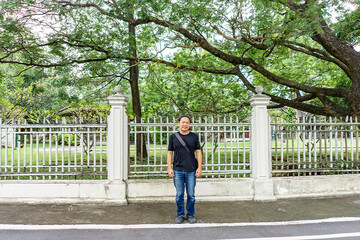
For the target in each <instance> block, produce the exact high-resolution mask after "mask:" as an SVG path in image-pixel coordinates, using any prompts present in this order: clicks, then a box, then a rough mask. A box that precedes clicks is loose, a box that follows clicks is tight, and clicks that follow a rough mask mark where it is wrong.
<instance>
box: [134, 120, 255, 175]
mask: <svg viewBox="0 0 360 240" xmlns="http://www.w3.org/2000/svg"><path fill="white" fill-rule="evenodd" d="M129 126H130V168H129V169H130V171H129V173H130V174H129V177H130V178H159V177H160V178H165V177H166V176H167V143H168V140H169V137H170V135H171V134H173V133H175V132H176V131H178V125H177V121H176V120H175V119H171V120H169V119H161V118H160V119H159V118H157V119H156V118H151V119H143V120H141V122H140V123H136V119H135V121H134V122H131V123H130V124H129ZM191 130H192V131H193V132H194V133H196V134H198V135H199V139H200V143H201V147H202V152H203V177H206V178H234V177H250V138H251V134H250V124H249V123H240V122H239V119H238V118H237V117H228V118H199V119H192V124H191Z"/></svg>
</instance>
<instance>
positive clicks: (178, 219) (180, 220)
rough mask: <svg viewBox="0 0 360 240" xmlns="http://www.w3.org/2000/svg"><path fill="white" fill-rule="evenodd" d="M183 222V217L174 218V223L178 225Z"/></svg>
mask: <svg viewBox="0 0 360 240" xmlns="http://www.w3.org/2000/svg"><path fill="white" fill-rule="evenodd" d="M183 222H184V217H183V216H177V217H176V218H175V223H176V224H180V223H183Z"/></svg>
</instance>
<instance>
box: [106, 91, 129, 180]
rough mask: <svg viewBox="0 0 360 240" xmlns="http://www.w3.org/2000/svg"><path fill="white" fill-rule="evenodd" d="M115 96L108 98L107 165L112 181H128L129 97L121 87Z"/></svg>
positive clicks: (109, 177)
mask: <svg viewBox="0 0 360 240" xmlns="http://www.w3.org/2000/svg"><path fill="white" fill-rule="evenodd" d="M115 92H116V94H115V95H112V96H110V97H108V100H109V103H110V105H111V111H110V115H109V117H108V130H107V134H108V136H107V138H108V142H107V165H108V179H109V180H110V181H122V182H124V181H126V180H127V179H128V159H129V157H128V156H129V148H128V116H127V115H126V112H125V108H126V104H127V102H128V100H129V96H127V95H124V94H122V88H121V87H120V86H116V87H115Z"/></svg>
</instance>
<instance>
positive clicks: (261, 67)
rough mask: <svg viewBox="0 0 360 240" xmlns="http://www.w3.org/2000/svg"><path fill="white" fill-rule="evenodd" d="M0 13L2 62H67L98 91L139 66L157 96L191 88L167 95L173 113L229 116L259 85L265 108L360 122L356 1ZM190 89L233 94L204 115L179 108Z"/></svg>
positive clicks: (64, 6) (206, 1)
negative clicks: (265, 98)
mask: <svg viewBox="0 0 360 240" xmlns="http://www.w3.org/2000/svg"><path fill="white" fill-rule="evenodd" d="M0 9H1V14H0V21H1V28H2V30H3V31H2V33H1V35H0V48H1V52H0V63H11V64H21V65H25V66H38V67H61V68H66V67H68V66H72V69H71V71H73V73H74V74H73V76H74V79H77V80H83V79H87V80H88V81H97V82H98V84H104V85H105V84H107V83H108V82H109V81H114V80H116V81H117V82H121V81H122V80H123V79H127V78H128V79H130V77H129V75H128V74H129V70H130V72H131V70H132V69H134V68H136V67H139V66H140V65H144V66H145V64H146V66H147V69H148V70H149V73H150V74H149V75H146V74H145V73H141V74H140V77H141V78H142V79H146V80H147V81H148V82H147V83H150V82H151V83H153V84H155V83H156V84H157V85H156V86H157V88H158V89H159V90H160V92H163V94H164V95H165V96H166V95H169V91H168V90H167V88H168V87H169V86H171V84H175V85H176V87H175V88H173V90H175V89H176V90H175V91H177V92H179V93H180V92H181V91H184V90H185V89H187V86H189V84H190V85H191V86H193V88H191V90H188V91H185V92H183V94H182V96H180V98H179V100H177V99H176V98H174V96H175V95H176V94H175V95H172V96H169V97H170V98H169V99H171V98H172V102H176V103H177V104H178V107H179V108H181V107H185V108H189V109H190V110H203V111H227V112H231V111H235V110H236V109H239V108H241V106H243V105H244V104H245V103H246V101H247V99H248V98H249V94H246V93H244V89H247V90H250V91H251V92H254V90H255V86H256V85H262V86H264V88H265V91H264V94H266V95H268V96H270V97H271V101H272V102H273V104H272V106H271V107H273V108H276V107H282V106H290V107H293V108H295V109H298V110H302V111H306V112H310V113H313V114H321V115H326V116H338V117H345V116H348V115H352V116H358V117H360V53H359V44H360V38H359V33H360V9H359V1H358V0H355V1H345V0H344V1H341V0H330V1H317V0H305V1H300V0H274V1H266V0H224V1H212V0H177V1H170V0H162V1H159V0H127V1H125V0H105V1H104V0H91V1H90V0H53V1H46V0H41V1H40V0H18V1H3V2H1V3H0ZM131 27H133V28H134V29H132V30H131V31H130V28H131ZM135 27H136V30H135ZM36 31H39V32H41V34H38V33H37V32H36ZM131 32H132V33H133V34H129V33H131ZM134 39H135V41H134ZM135 45H136V48H135ZM129 46H130V48H129ZM131 46H132V47H131ZM135 51H136V54H134V53H135ZM129 62H130V65H129ZM159 64H160V65H164V66H165V68H159V66H158V65H159ZM175 74H179V75H177V76H175ZM154 76H160V77H161V78H164V79H165V80H168V82H166V84H164V83H161V82H162V79H159V78H157V77H154ZM191 76H193V77H191ZM147 77H149V78H147ZM191 78H193V80H191ZM101 79H102V80H101ZM130 80H131V79H130ZM150 80H151V81H150ZM189 80H191V83H189ZM229 82H231V84H227V83H229ZM122 84H123V83H122ZM202 84H206V85H203V86H201V85H202ZM212 84H214V85H216V87H214V88H210V90H206V87H208V86H212ZM153 86H155V85H153ZM219 88H223V91H220V89H219ZM196 89H197V91H198V92H199V93H207V94H206V95H207V96H208V98H209V99H210V98H213V99H215V100H216V99H217V98H219V96H221V95H224V96H225V95H226V96H231V97H230V98H228V100H229V101H227V102H226V101H225V102H224V101H222V100H221V99H220V98H219V99H220V100H219V101H212V104H213V107H212V108H211V109H210V108H208V109H205V108H201V107H200V105H201V104H200V105H199V104H198V103H199V102H201V100H205V101H204V102H206V101H207V100H206V99H205V98H201V99H199V101H198V103H195V102H193V103H192V105H191V104H190V105H191V106H190V105H181V104H180V103H181V101H183V99H184V96H186V95H187V94H189V91H195V90H196ZM211 89H212V90H214V91H213V92H209V91H211ZM215 92H216V93H217V94H218V95H216V94H214V93H215ZM191 94H192V93H191V92H190V95H191ZM229 94H230V95H229ZM195 95H196V94H195ZM239 98H240V99H239ZM192 99H194V98H192ZM150 101H153V100H150ZM165 102H166V101H165ZM196 104H197V105H196ZM214 104H215V105H214ZM207 105H208V104H207ZM210 105H211V104H210ZM235 105H237V106H235Z"/></svg>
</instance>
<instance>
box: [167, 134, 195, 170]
mask: <svg viewBox="0 0 360 240" xmlns="http://www.w3.org/2000/svg"><path fill="white" fill-rule="evenodd" d="M178 133H179V135H180V137H181V138H182V139H183V140H184V142H185V143H186V146H187V147H188V149H189V150H190V152H191V153H193V154H194V152H195V150H199V149H201V148H200V142H199V137H198V135H196V134H195V133H192V132H190V133H189V134H187V135H182V134H181V133H180V132H178ZM168 151H174V163H173V169H174V170H178V171H186V172H192V171H196V169H197V168H198V162H197V161H195V160H196V158H192V157H191V156H190V154H189V152H188V151H187V150H186V148H185V147H184V146H183V145H181V143H180V141H179V140H178V139H177V137H176V136H175V134H172V135H171V136H170V139H169V145H168Z"/></svg>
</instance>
